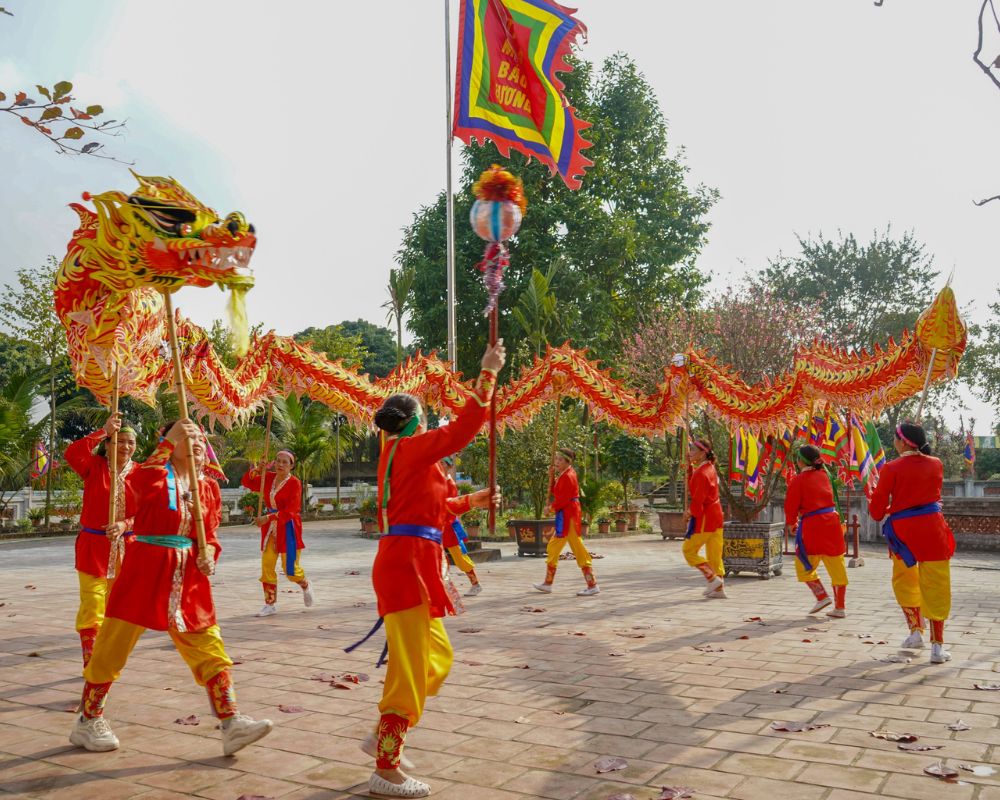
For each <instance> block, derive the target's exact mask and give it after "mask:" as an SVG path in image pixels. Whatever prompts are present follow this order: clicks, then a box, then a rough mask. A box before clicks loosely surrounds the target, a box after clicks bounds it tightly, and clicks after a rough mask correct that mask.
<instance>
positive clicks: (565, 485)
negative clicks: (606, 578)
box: [535, 466, 600, 594]
mask: <svg viewBox="0 0 1000 800" xmlns="http://www.w3.org/2000/svg"><path fill="white" fill-rule="evenodd" d="M549 493H550V494H551V495H552V510H553V511H554V512H555V515H556V530H555V534H554V535H553V536H552V538H551V539H549V543H548V545H546V548H545V554H546V556H545V580H544V581H543V582H542V583H540V584H536V585H535V588H536V589H539V590H540V591H543V592H550V591H552V589H551V586H552V584H553V582H554V581H555V579H556V569H557V568H558V567H559V556H560V554H561V553H562V551H563V550H564V549H565V547H566V545H567V544H569V549H570V550H572V551H573V555H574V556H575V557H576V564H577V566H578V567H579V568H580V570H581V571H582V572H583V579H584V580H585V581H586V583H587V588H586V589H585V590H583V591H584V592H587V593H588V594H597V592H598V591H600V590H599V589H598V588H597V578H596V577H594V568H593V563H594V562H593V559H592V558H591V556H590V551H588V550H587V547H586V545H584V543H583V539H582V538H581V533H582V531H583V514H582V512H581V509H580V482H579V481H578V480H577V477H576V470H575V469H573V467H572V466H568V467H566V469H564V470H563V471H562V472H561V473H560V474H559V476H558V477H555V478H553V480H552V482H551V483H550V485H549Z"/></svg>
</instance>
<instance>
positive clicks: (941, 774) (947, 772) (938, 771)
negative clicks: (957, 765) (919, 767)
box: [924, 761, 958, 780]
mask: <svg viewBox="0 0 1000 800" xmlns="http://www.w3.org/2000/svg"><path fill="white" fill-rule="evenodd" d="M924 772H926V773H927V774H928V775H933V776H934V777H935V778H943V779H945V780H947V779H949V778H957V777H958V770H957V769H952V768H951V767H949V766H946V765H945V763H944V762H943V761H939V762H938V763H937V764H931V765H930V766H929V767H924Z"/></svg>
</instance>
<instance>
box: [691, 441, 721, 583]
mask: <svg viewBox="0 0 1000 800" xmlns="http://www.w3.org/2000/svg"><path fill="white" fill-rule="evenodd" d="M689 458H690V462H691V463H690V464H689V465H688V495H689V496H690V501H689V503H688V509H687V511H686V512H685V515H684V516H685V518H686V519H687V533H686V534H685V536H684V545H683V547H682V548H681V552H683V553H684V559H685V560H686V561H687V563H688V564H690V565H691V566H692V567H694V568H695V569H697V570H699V571H700V572H701V574H702V575H704V576H705V580H706V581H707V582H708V585H707V586H706V587H705V592H704V595H705V597H709V598H711V599H713V600H725V599H726V583H725V581H724V580H723V579H722V576H723V575H724V574H725V568H724V567H723V565H722V524H723V517H722V503H720V502H719V475H718V473H717V472H716V471H715V453H714V452H712V445H711V444H709V443H708V442H705V441H702V440H700V439H692V440H691V453H690V457H689ZM702 547H704V548H705V555H706V556H707V558H703V557H702V556H701V554H700V552H699V551H700V550H701V548H702Z"/></svg>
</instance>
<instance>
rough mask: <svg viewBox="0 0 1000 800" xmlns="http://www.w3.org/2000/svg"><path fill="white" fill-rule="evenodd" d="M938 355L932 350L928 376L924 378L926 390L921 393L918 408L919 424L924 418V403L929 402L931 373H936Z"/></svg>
mask: <svg viewBox="0 0 1000 800" xmlns="http://www.w3.org/2000/svg"><path fill="white" fill-rule="evenodd" d="M936 355H937V348H936V347H935V348H933V349H932V350H931V357H930V358H929V359H928V360H927V375H926V377H925V378H924V390H923V392H921V393H920V405H919V406H918V407H917V424H918V425H919V424H920V420H921V419H923V416H924V403H926V402H927V390H928V389H930V387H931V373H932V372H933V371H934V357H935V356H936Z"/></svg>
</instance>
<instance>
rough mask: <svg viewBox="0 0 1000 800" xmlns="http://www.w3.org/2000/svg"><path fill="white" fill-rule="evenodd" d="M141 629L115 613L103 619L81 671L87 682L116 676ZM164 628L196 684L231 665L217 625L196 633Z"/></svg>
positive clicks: (110, 678) (108, 679) (207, 679)
mask: <svg viewBox="0 0 1000 800" xmlns="http://www.w3.org/2000/svg"><path fill="white" fill-rule="evenodd" d="M145 632H146V629H145V628H143V627H142V626H141V625H134V624H132V623H131V622H125V620H121V619H116V618H115V617H109V618H108V619H107V620H105V622H104V624H103V625H102V626H101V632H100V633H99V634H97V641H96V642H95V643H94V653H93V655H92V656H91V657H90V663H89V664H87V668H86V669H85V670H84V671H83V677H84V680H86V681H87V682H88V683H111V682H112V681H116V680H118V678H119V676H120V675H121V674H122V670H123V669H124V668H125V662H126V661H128V657H129V654H130V653H131V652H132V648H134V647H135V644H136V642H138V641H139V637H140V636H142V634H143V633H145ZM167 632H168V633H169V634H170V638H171V639H172V640H173V642H174V647H176V648H177V652H178V653H180V654H181V658H183V659H184V661H185V662H186V663H187V665H188V667H189V668H190V669H191V674H192V675H194V679H195V681H197V682H198V685H199V686H204V685H205V684H206V683H208V682H209V681H210V680H211V679H212V678H214V677H215V676H216V675H218V674H219V673H220V672H222V671H223V670H225V669H229V668H230V667H231V666H232V665H233V662H232V660H231V659H230V658H229V656H227V655H226V648H225V645H223V643H222V634H221V632H220V631H219V626H218V625H213V626H212V627H211V628H207V629H205V630H203V631H199V632H198V633H193V632H191V631H188V632H185V633H181V632H179V631H173V630H172V631H167Z"/></svg>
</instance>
